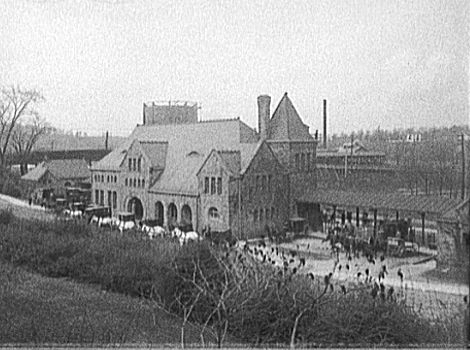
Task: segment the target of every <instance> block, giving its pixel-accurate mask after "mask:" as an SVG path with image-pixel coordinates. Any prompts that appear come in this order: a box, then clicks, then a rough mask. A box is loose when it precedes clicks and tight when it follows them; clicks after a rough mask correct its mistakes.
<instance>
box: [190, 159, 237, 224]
mask: <svg viewBox="0 0 470 350" xmlns="http://www.w3.org/2000/svg"><path fill="white" fill-rule="evenodd" d="M206 178H207V179H208V180H209V188H208V193H205V186H206V184H205V181H206ZM212 179H214V180H215V193H211V186H212ZM218 179H221V181H222V193H218ZM229 182H230V173H228V172H227V171H226V170H225V169H224V166H223V164H222V162H221V159H220V158H219V156H218V154H217V153H216V152H212V153H211V155H210V156H209V158H208V159H207V161H206V162H205V163H204V166H203V168H202V169H201V171H200V172H199V174H198V184H199V185H198V187H199V194H200V203H201V209H200V227H201V228H204V227H207V228H210V229H211V230H212V231H225V230H228V229H229V228H230V211H229ZM210 208H214V209H216V210H217V216H215V215H209V209H210Z"/></svg>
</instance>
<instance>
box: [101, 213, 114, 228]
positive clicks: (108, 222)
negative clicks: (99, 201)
mask: <svg viewBox="0 0 470 350" xmlns="http://www.w3.org/2000/svg"><path fill="white" fill-rule="evenodd" d="M98 226H99V227H103V226H108V227H110V228H113V219H112V218H111V217H110V216H107V217H101V218H99V219H98Z"/></svg>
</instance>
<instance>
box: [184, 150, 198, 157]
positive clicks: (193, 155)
mask: <svg viewBox="0 0 470 350" xmlns="http://www.w3.org/2000/svg"><path fill="white" fill-rule="evenodd" d="M199 155H200V154H199V153H198V152H197V151H191V152H189V153H188V154H187V155H186V156H187V157H195V156H199Z"/></svg>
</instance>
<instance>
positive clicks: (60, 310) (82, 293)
mask: <svg viewBox="0 0 470 350" xmlns="http://www.w3.org/2000/svg"><path fill="white" fill-rule="evenodd" d="M0 310H2V312H1V313H0V344H8V343H10V344H11V343H23V344H25V343H29V344H31V343H41V344H46V343H61V344H65V343H67V344H70V343H75V344H84V343H86V344H103V343H106V344H128V343H132V344H134V345H135V344H158V346H162V345H164V344H173V346H174V344H180V342H181V340H180V326H181V323H182V321H181V319H180V318H179V317H177V316H175V315H171V314H169V313H167V312H166V311H164V310H163V309H161V308H160V307H159V306H158V305H157V303H155V302H151V301H148V300H143V299H137V298H131V297H128V296H125V295H122V294H117V293H109V292H105V291H102V290H100V288H99V287H97V286H93V285H89V284H81V283H76V282H71V281H68V280H65V279H63V278H61V279H58V278H48V277H44V276H42V275H39V274H35V273H30V272H27V271H25V270H23V269H22V268H18V267H13V266H11V265H10V264H8V263H5V262H0ZM199 328H200V327H199ZM205 338H206V341H207V340H208V339H211V337H210V335H209V334H208V332H206V336H205ZM212 339H213V338H212ZM185 343H186V344H199V343H200V338H199V329H198V327H196V326H186V333H185Z"/></svg>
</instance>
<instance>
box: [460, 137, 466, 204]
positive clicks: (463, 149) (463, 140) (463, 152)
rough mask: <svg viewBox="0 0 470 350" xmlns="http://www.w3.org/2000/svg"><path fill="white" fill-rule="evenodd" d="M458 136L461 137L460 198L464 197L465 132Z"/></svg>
mask: <svg viewBox="0 0 470 350" xmlns="http://www.w3.org/2000/svg"><path fill="white" fill-rule="evenodd" d="M460 137H461V138H462V140H461V141H462V144H461V145H462V200H463V199H465V176H466V174H465V170H466V169H465V168H466V164H465V134H464V133H462V134H461V135H460Z"/></svg>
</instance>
